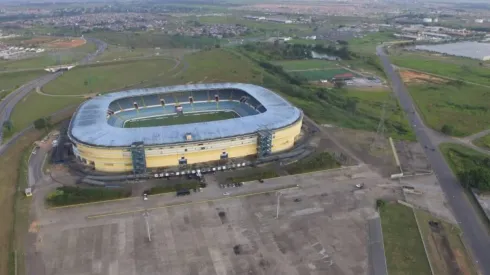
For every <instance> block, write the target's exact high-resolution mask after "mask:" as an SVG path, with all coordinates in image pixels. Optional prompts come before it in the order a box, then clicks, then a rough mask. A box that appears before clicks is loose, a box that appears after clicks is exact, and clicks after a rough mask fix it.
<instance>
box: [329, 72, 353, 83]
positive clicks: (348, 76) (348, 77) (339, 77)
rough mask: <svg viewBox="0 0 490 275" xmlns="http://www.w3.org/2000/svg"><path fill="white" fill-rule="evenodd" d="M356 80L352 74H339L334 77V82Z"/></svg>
mask: <svg viewBox="0 0 490 275" xmlns="http://www.w3.org/2000/svg"><path fill="white" fill-rule="evenodd" d="M353 78H354V75H353V74H351V73H345V74H337V75H334V77H332V81H335V80H352V79H353Z"/></svg>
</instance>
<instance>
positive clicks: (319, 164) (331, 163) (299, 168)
mask: <svg viewBox="0 0 490 275" xmlns="http://www.w3.org/2000/svg"><path fill="white" fill-rule="evenodd" d="M338 167H340V164H339V163H338V162H337V160H335V158H334V157H333V156H332V155H331V154H330V153H328V152H322V153H319V154H316V155H314V156H312V157H309V158H306V159H303V160H300V161H298V162H296V163H294V164H292V165H291V166H289V167H288V168H287V171H288V173H289V174H301V173H308V172H314V171H319V170H326V169H332V168H338Z"/></svg>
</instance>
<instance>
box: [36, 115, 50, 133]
mask: <svg viewBox="0 0 490 275" xmlns="http://www.w3.org/2000/svg"><path fill="white" fill-rule="evenodd" d="M50 127H51V118H50V117H42V118H39V119H37V120H35V121H34V128H36V129H37V130H42V129H46V130H47V129H49V128H50Z"/></svg>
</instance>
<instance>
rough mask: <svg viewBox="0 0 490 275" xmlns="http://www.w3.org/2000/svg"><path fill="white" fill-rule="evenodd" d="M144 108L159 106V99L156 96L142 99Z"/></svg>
mask: <svg viewBox="0 0 490 275" xmlns="http://www.w3.org/2000/svg"><path fill="white" fill-rule="evenodd" d="M143 99H144V101H145V104H146V106H155V105H158V106H160V105H161V104H160V98H159V97H158V95H147V96H144V97H143Z"/></svg>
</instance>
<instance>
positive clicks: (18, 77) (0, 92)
mask: <svg viewBox="0 0 490 275" xmlns="http://www.w3.org/2000/svg"><path fill="white" fill-rule="evenodd" d="M45 74H47V73H46V72H45V71H25V72H12V73H0V100H1V99H2V98H4V97H5V96H7V94H8V93H10V92H11V91H13V90H15V89H16V88H18V87H20V86H22V85H23V84H25V83H27V82H29V81H31V80H33V79H36V78H38V77H40V76H43V75H45Z"/></svg>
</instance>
